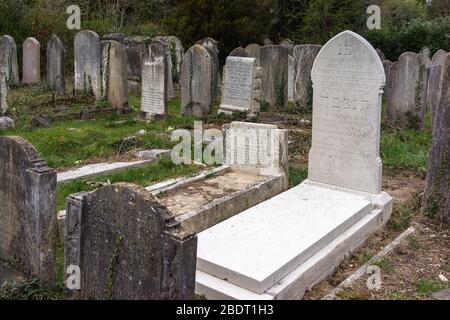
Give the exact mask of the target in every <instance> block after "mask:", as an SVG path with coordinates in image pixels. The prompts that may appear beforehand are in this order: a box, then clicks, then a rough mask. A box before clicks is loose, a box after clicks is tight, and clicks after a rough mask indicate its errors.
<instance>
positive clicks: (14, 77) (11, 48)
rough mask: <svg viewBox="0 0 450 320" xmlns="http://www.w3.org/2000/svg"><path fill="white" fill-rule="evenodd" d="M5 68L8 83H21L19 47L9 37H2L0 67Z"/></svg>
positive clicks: (0, 40)
mask: <svg viewBox="0 0 450 320" xmlns="http://www.w3.org/2000/svg"><path fill="white" fill-rule="evenodd" d="M1 66H3V67H4V68H5V74H6V81H7V82H9V83H14V84H17V83H19V67H18V63H17V46H16V42H15V41H14V39H13V38H12V37H11V36H9V35H4V36H2V37H0V67H1Z"/></svg>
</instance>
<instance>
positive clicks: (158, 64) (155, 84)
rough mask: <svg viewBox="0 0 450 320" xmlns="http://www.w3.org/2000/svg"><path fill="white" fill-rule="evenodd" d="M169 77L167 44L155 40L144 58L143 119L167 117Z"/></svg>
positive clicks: (140, 115) (141, 113)
mask: <svg viewBox="0 0 450 320" xmlns="http://www.w3.org/2000/svg"><path fill="white" fill-rule="evenodd" d="M167 78H168V73H167V60H166V49H165V44H163V43H161V42H159V41H155V42H153V43H152V44H151V45H150V46H149V48H148V50H147V52H146V53H145V54H144V57H143V59H142V94H141V112H140V114H139V117H140V118H141V119H153V118H165V117H166V115H167Z"/></svg>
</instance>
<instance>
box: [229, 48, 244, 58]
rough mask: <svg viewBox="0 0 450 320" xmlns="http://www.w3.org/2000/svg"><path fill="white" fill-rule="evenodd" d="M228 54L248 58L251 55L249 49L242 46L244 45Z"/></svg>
mask: <svg viewBox="0 0 450 320" xmlns="http://www.w3.org/2000/svg"><path fill="white" fill-rule="evenodd" d="M228 56H229V57H242V58H248V57H249V56H248V53H247V51H245V49H244V48H242V47H237V48H236V49H234V50H233V51H231V52H230V54H229V55H228Z"/></svg>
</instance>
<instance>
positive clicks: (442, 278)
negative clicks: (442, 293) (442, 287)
mask: <svg viewBox="0 0 450 320" xmlns="http://www.w3.org/2000/svg"><path fill="white" fill-rule="evenodd" d="M439 279H440V280H441V281H442V282H448V279H447V278H446V277H445V276H444V275H443V274H440V275H439Z"/></svg>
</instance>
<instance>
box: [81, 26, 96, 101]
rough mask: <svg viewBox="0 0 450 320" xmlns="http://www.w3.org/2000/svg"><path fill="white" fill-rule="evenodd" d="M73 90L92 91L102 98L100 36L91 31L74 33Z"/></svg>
mask: <svg viewBox="0 0 450 320" xmlns="http://www.w3.org/2000/svg"><path fill="white" fill-rule="evenodd" d="M74 50H75V57H74V63H75V90H79V91H83V92H85V93H91V92H92V93H93V94H94V96H95V98H96V99H97V100H99V99H101V98H102V78H101V61H100V59H101V49H100V38H99V37H98V34H96V33H95V32H93V31H88V30H83V31H80V32H78V33H77V34H76V35H75V40H74Z"/></svg>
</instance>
